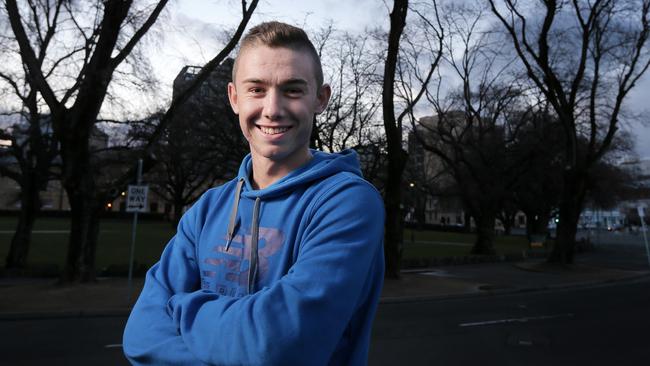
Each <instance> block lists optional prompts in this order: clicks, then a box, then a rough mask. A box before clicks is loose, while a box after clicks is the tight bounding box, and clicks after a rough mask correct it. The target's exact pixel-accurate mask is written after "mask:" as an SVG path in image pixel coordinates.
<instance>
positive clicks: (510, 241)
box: [402, 229, 528, 259]
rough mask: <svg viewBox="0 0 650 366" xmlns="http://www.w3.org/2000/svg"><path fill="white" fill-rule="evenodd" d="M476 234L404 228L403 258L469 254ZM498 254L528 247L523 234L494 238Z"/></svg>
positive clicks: (506, 253) (518, 252)
mask: <svg viewBox="0 0 650 366" xmlns="http://www.w3.org/2000/svg"><path fill="white" fill-rule="evenodd" d="M475 237H476V235H474V234H471V233H453V232H442V231H424V230H423V231H419V230H410V229H405V230H404V250H403V252H402V257H403V258H404V259H419V258H434V257H454V256H466V255H469V254H470V252H471V250H472V246H473V244H474V239H475ZM494 249H495V251H496V254H498V255H508V254H521V253H522V251H523V250H526V249H528V241H527V240H526V237H525V236H519V235H499V236H495V238H494Z"/></svg>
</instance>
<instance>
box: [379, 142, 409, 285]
mask: <svg viewBox="0 0 650 366" xmlns="http://www.w3.org/2000/svg"><path fill="white" fill-rule="evenodd" d="M405 165H406V156H405V152H404V151H403V150H402V149H401V148H399V149H398V151H397V152H395V151H393V153H392V154H391V152H390V150H389V154H388V175H387V178H386V188H385V197H384V201H385V202H384V205H385V207H386V223H385V233H384V258H385V261H386V276H387V277H389V278H399V271H400V261H401V259H402V244H403V241H404V237H403V230H404V220H403V219H404V215H403V213H402V207H401V202H402V172H403V171H404V167H405Z"/></svg>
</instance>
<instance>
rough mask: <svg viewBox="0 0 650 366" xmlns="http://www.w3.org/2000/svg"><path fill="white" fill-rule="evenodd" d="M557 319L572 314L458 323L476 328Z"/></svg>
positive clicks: (568, 316)
mask: <svg viewBox="0 0 650 366" xmlns="http://www.w3.org/2000/svg"><path fill="white" fill-rule="evenodd" d="M557 318H573V314H571V313H568V314H557V315H541V316H529V317H524V318H510V319H497V320H487V321H483V322H472V323H460V324H458V326H459V327H478V326H483V325H495V324H506V323H526V322H529V321H531V320H548V319H557Z"/></svg>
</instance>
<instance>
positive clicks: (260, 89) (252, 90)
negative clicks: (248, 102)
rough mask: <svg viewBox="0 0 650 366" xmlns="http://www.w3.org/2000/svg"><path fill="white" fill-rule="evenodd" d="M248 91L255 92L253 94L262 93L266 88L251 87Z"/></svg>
mask: <svg viewBox="0 0 650 366" xmlns="http://www.w3.org/2000/svg"><path fill="white" fill-rule="evenodd" d="M248 91H249V92H251V93H253V94H260V93H263V92H264V89H262V88H250V89H249V90H248Z"/></svg>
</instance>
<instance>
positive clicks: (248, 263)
mask: <svg viewBox="0 0 650 366" xmlns="http://www.w3.org/2000/svg"><path fill="white" fill-rule="evenodd" d="M312 154H313V158H312V159H311V160H310V162H309V163H307V164H306V165H305V166H303V167H301V168H299V169H297V170H295V171H293V172H291V173H290V174H288V175H287V176H285V177H284V178H282V179H281V180H279V181H277V182H276V183H274V184H272V185H271V186H269V187H267V188H265V189H261V190H255V189H253V188H252V186H251V182H250V180H249V176H250V171H251V158H250V155H249V156H247V157H246V158H245V159H244V161H243V162H242V165H241V167H240V169H239V175H238V177H237V179H235V180H232V181H230V182H228V183H226V184H224V185H223V186H220V187H218V188H214V189H211V190H209V191H207V192H206V193H205V194H204V195H203V196H202V197H201V198H200V199H199V200H198V201H197V202H196V204H194V205H193V206H192V208H191V209H190V210H188V211H187V213H185V215H184V216H183V218H182V219H181V222H180V223H179V225H178V230H177V233H176V235H175V236H174V237H173V238H172V239H171V241H170V242H169V244H167V247H166V248H165V250H164V251H163V254H162V257H161V259H160V261H159V262H158V263H156V264H155V265H154V266H153V267H152V268H151V269H150V270H149V272H147V276H146V280H145V284H144V288H143V290H142V293H141V294H140V297H139V299H138V301H137V303H136V304H135V307H134V308H133V311H132V312H131V315H130V317H129V320H128V322H127V325H126V329H125V331H124V353H125V354H126V356H127V357H128V359H129V360H130V361H131V362H132V363H133V364H136V365H201V364H215V365H365V364H366V363H367V357H368V347H369V343H370V330H371V325H372V322H373V318H374V315H375V310H376V307H377V302H378V300H379V295H380V292H381V288H382V284H383V276H384V257H383V248H382V239H383V225H384V206H383V204H382V201H381V197H380V195H379V193H378V192H377V191H376V190H375V189H374V187H373V186H372V185H370V184H369V183H368V182H366V181H365V180H363V178H362V177H361V172H360V169H359V163H358V159H357V155H356V153H355V152H353V151H351V150H346V151H344V152H342V153H340V154H327V153H323V152H318V151H312Z"/></svg>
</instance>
